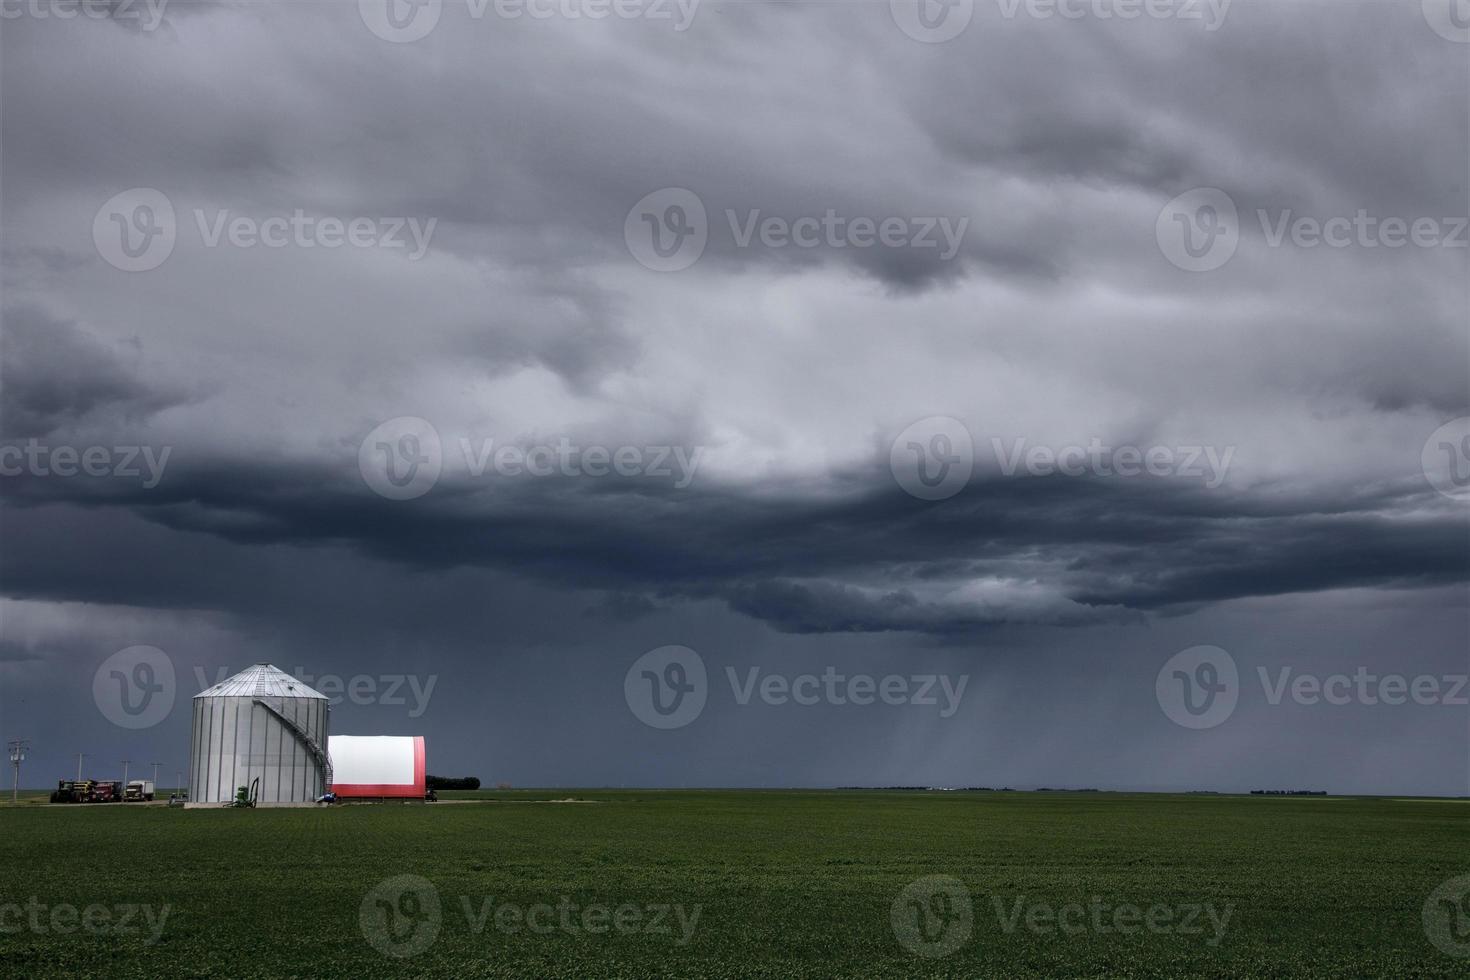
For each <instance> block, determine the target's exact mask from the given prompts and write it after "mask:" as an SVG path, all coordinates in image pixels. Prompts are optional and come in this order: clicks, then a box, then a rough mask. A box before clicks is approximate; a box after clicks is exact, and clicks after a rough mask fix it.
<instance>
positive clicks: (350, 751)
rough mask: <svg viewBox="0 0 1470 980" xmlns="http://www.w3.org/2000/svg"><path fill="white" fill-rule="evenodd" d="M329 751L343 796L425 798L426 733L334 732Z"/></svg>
mask: <svg viewBox="0 0 1470 980" xmlns="http://www.w3.org/2000/svg"><path fill="white" fill-rule="evenodd" d="M327 754H328V755H329V756H331V760H332V792H333V793H335V794H336V795H337V796H338V797H339V798H346V797H370V798H390V799H391V798H404V799H419V800H421V799H423V798H424V738H423V736H422V735H332V736H331V737H329V738H328V739H327Z"/></svg>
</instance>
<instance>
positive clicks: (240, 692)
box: [194, 664, 327, 701]
mask: <svg viewBox="0 0 1470 980" xmlns="http://www.w3.org/2000/svg"><path fill="white" fill-rule="evenodd" d="M194 696H195V697H196V698H249V697H257V698H321V699H322V700H323V701H325V700H327V696H326V695H325V694H323V693H321V692H320V691H318V690H315V689H313V688H310V687H307V686H306V685H305V684H303V683H301V682H300V681H298V680H297V679H296V678H294V677H292V676H291V675H290V674H288V673H286V672H285V671H284V670H281V669H280V668H279V667H277V666H275V665H274V664H256V665H255V666H253V667H246V668H245V669H244V670H242V671H240V673H238V674H236V675H235V676H234V677H228V678H226V679H224V680H222V681H220V682H219V683H218V684H216V685H214V687H208V688H205V689H204V690H202V691H200V692H199V693H198V694H196V695H194Z"/></svg>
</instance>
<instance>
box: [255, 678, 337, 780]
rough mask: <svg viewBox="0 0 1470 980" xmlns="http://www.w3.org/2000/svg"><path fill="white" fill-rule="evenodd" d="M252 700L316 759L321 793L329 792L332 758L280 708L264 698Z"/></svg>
mask: <svg viewBox="0 0 1470 980" xmlns="http://www.w3.org/2000/svg"><path fill="white" fill-rule="evenodd" d="M254 700H255V703H256V704H258V705H260V706H261V707H262V708H264V709H265V710H267V711H269V712H270V713H271V714H273V715H275V716H276V717H277V718H279V719H280V721H281V724H283V725H285V726H286V727H287V728H288V729H290V731H291V734H293V735H295V736H296V740H297V741H299V742H300V743H301V744H302V745H303V746H305V747H306V751H308V752H310V753H311V755H312V758H314V759H316V761H317V764H318V765H319V766H321V767H322V779H323V791H326V790H330V789H331V788H332V757H331V756H329V755H327V753H326V751H325V750H324V749H323V748H322V747H321V746H320V745H319V744H317V741H316V739H314V738H312V737H311V736H310V735H308V734H307V733H306V729H304V728H302V727H301V726H300V725H298V724H296V722H294V721H292V720H291V719H290V718H287V717H286V716H285V715H284V714H283V713H282V712H281V709H280V708H277V707H276V706H275V705H273V704H271V703H269V702H268V701H266V700H265V699H264V698H255V699H254Z"/></svg>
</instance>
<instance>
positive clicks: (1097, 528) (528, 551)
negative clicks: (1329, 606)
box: [0, 461, 1470, 634]
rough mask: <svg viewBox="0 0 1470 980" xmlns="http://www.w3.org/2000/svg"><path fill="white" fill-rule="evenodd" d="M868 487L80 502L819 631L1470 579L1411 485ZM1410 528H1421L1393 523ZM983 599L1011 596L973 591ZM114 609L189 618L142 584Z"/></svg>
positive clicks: (10, 565) (246, 478) (277, 476)
mask: <svg viewBox="0 0 1470 980" xmlns="http://www.w3.org/2000/svg"><path fill="white" fill-rule="evenodd" d="M852 477H853V478H852V481H851V484H852V485H853V486H855V487H859V488H861V489H858V490H857V491H855V492H852V493H849V494H845V495H843V496H841V497H837V498H833V497H827V496H817V497H813V496H810V495H808V496H805V497H803V496H802V495H800V494H797V493H784V494H783V493H780V492H774V493H773V492H771V491H770V490H767V491H765V492H764V493H762V494H761V495H760V496H759V497H758V498H757V497H754V496H752V495H750V494H748V493H745V492H743V491H741V490H739V489H738V488H729V487H726V488H703V487H699V486H698V485H697V484H696V485H695V486H691V487H688V488H684V489H674V488H672V487H670V486H669V485H668V482H669V481H667V480H662V481H660V480H657V479H654V478H651V477H640V478H635V479H621V478H610V479H601V480H599V479H595V478H590V477H587V476H581V477H570V478H567V477H561V476H557V477H544V478H543V477H536V478H532V477H529V476H524V475H523V476H521V477H519V478H516V477H506V476H500V477H495V476H491V477H489V478H488V479H484V480H465V481H461V482H456V483H448V484H445V485H442V486H439V487H437V488H436V489H435V490H434V491H433V493H432V494H431V495H430V496H428V497H425V498H421V499H418V500H413V501H404V502H400V501H389V500H383V499H380V498H378V497H376V496H374V495H372V494H371V493H368V492H367V491H366V489H365V488H363V487H353V486H352V485H351V483H350V479H349V480H348V481H346V482H344V480H343V479H342V478H341V476H340V472H339V473H333V472H330V471H321V472H315V473H313V472H308V471H304V470H297V471H291V470H271V469H270V468H269V466H268V464H266V463H265V462H264V461H260V462H259V463H258V465H257V466H255V467H253V468H251V469H249V470H243V469H234V468H223V469H216V468H211V467H204V468H190V467H189V465H188V464H187V463H186V462H180V463H178V464H176V468H175V470H174V471H173V472H171V473H170V474H169V477H168V479H167V480H166V481H165V482H164V483H163V484H161V485H160V486H158V487H155V488H152V489H144V488H142V487H126V488H125V487H121V486H119V482H120V481H117V480H110V481H100V480H98V481H90V482H88V483H86V484H76V487H77V494H76V495H75V496H74V497H71V499H72V500H74V501H77V502H80V501H85V500H90V501H92V502H93V503H97V504H106V505H110V506H119V505H120V506H126V507H130V508H132V509H134V510H135V512H136V513H138V514H140V515H141V516H143V517H145V518H146V519H147V520H149V521H152V522H156V523H158V524H161V525H163V526H165V527H169V528H172V529H174V530H178V531H186V532H202V533H205V534H209V535H214V536H218V537H221V538H224V539H226V540H229V541H233V542H236V543H241V544H251V545H272V546H279V545H294V546H320V545H328V544H330V545H340V546H345V547H347V548H350V549H353V550H358V551H361V552H362V553H364V554H366V555H371V556H373V557H375V558H378V559H382V560H385V561H388V562H392V563H397V564H401V565H405V566H409V567H412V568H417V569H424V570H428V569H438V570H447V569H452V568H455V567H459V566H470V567H484V568H488V569H496V570H500V571H514V572H516V573H518V574H521V575H526V576H532V577H535V578H537V579H539V580H541V581H543V582H546V583H548V584H561V585H564V586H568V587H572V588H579V589H589V590H604V591H607V592H609V593H611V594H612V595H614V596H616V597H617V598H616V599H615V600H613V601H615V602H616V604H617V605H616V608H617V609H618V610H619V612H620V613H622V614H634V613H636V612H637V611H638V610H639V609H640V608H642V609H646V610H651V609H653V608H655V603H656V602H657V601H660V600H668V599H671V598H678V599H685V600H689V599H702V598H716V599H719V600H722V601H724V602H726V603H728V604H729V605H730V606H731V608H733V609H735V610H737V611H739V612H742V613H745V614H747V615H750V616H753V617H755V618H757V619H761V620H764V621H766V622H768V623H770V624H771V625H773V626H774V627H775V628H777V629H779V630H783V631H789V632H798V633H808V632H828V631H831V632H870V631H876V632H883V631H893V630H906V631H916V632H922V633H933V634H949V633H962V632H965V631H967V630H974V629H980V628H984V627H988V626H993V625H996V624H999V623H1007V622H1023V623H1024V622H1031V623H1054V624H1086V623H1092V622H1100V621H1107V620H1116V619H1118V618H1119V617H1120V616H1124V615H1126V614H1127V613H1129V612H1135V613H1136V612H1138V611H1142V610H1152V609H1165V608H1168V607H1170V606H1180V605H1184V606H1188V605H1193V604H1198V603H1201V602H1216V601H1224V600H1229V599H1236V598H1240V597H1245V596H1265V595H1279V594H1285V593H1296V592H1309V591H1320V590H1329V589H1342V588H1356V587H1363V586H1379V587H1390V588H1411V587H1429V586H1436V585H1442V584H1445V583H1451V582H1459V581H1465V580H1466V579H1467V577H1470V569H1467V555H1470V549H1467V541H1466V539H1465V536H1464V534H1463V533H1461V532H1463V521H1462V520H1461V518H1460V516H1459V515H1457V514H1456V513H1454V512H1453V510H1450V509H1447V508H1438V507H1436V506H1435V500H1434V497H1433V494H1432V493H1431V492H1430V491H1429V490H1428V489H1427V488H1426V487H1424V486H1423V485H1422V483H1414V482H1410V481H1406V482H1405V483H1403V484H1400V485H1395V486H1384V487H1375V488H1371V489H1367V488H1365V489H1364V490H1361V491H1359V492H1356V493H1352V494H1336V495H1329V494H1320V495H1311V496H1308V495H1284V496H1281V497H1278V498H1275V499H1271V498H1266V497H1263V496H1260V495H1254V496H1253V495H1241V496H1235V495H1232V494H1229V493H1222V492H1218V491H1207V490H1202V489H1200V488H1197V487H1192V486H1189V485H1187V484H1181V483H1180V482H1178V481H1170V480H1165V479H1156V478H1128V479H1122V478H1113V479H1104V478H1096V477H1093V478H1077V477H1067V476H1054V477H1050V478H1046V477H1034V476H1033V477H1026V478H1009V479H993V480H985V481H977V482H975V483H973V484H972V485H971V486H970V487H968V488H967V489H966V490H965V491H964V492H963V493H962V494H961V495H959V496H958V497H955V498H953V499H950V500H946V501H942V502H938V503H925V502H922V501H917V500H915V499H913V498H912V497H909V496H908V495H906V494H904V493H902V492H900V491H899V490H898V489H897V488H896V487H894V486H893V485H892V483H891V478H889V476H888V474H887V473H886V472H877V471H867V472H864V473H858V474H853V475H852ZM13 490H14V491H15V492H14V493H13V494H12V499H15V500H23V499H24V498H25V496H26V495H27V494H28V492H35V493H37V494H38V499H39V500H43V501H45V500H49V501H57V500H59V499H66V498H67V497H68V496H69V495H68V494H66V493H65V492H63V493H60V494H58V493H57V491H56V489H55V488H54V487H52V486H50V485H48V484H46V482H45V481H44V480H33V481H29V482H22V483H19V484H13ZM1426 508H1427V509H1426ZM1397 510H1402V511H1405V512H1406V513H1411V512H1414V511H1420V512H1419V513H1417V514H1416V515H1415V516H1412V517H1390V516H1389V515H1391V514H1392V513H1393V512H1394V511H1397ZM20 537H21V541H23V540H24V535H21V536H20ZM21 541H17V542H16V547H17V548H18V549H19V551H20V552H21V553H23V552H24V551H25V546H24V544H22V543H21ZM46 564H47V563H45V562H39V563H37V564H35V565H33V564H32V563H31V562H28V561H25V560H15V561H12V562H7V563H6V564H5V566H4V571H5V580H4V581H3V583H0V585H3V587H4V588H5V589H6V590H7V591H9V592H11V593H13V594H17V595H36V596H48V597H58V598H59V597H61V595H64V589H63V590H62V591H61V592H60V593H58V591H57V590H56V589H55V586H54V585H48V584H47V583H46V582H45V580H44V575H45V573H44V572H43V571H41V569H43V568H44V567H45V565H46ZM38 575H40V576H43V577H41V578H39V579H38V578H37V576H38ZM975 582H982V583H991V585H992V588H993V591H992V593H991V594H988V595H987V594H985V593H984V592H979V593H976V592H974V591H973V590H972V589H971V588H968V587H967V586H971V585H973V583H975ZM180 588H181V584H180V583H177V582H174V583H172V584H170V585H168V586H167V587H166V588H165V589H164V590H163V592H164V594H167V593H168V592H169V591H170V590H174V589H180ZM182 591H183V593H184V594H188V593H190V592H192V591H193V588H192V587H188V588H183V589H182ZM92 598H97V599H100V600H102V601H106V602H113V603H133V604H140V605H151V604H154V603H157V602H165V603H166V602H167V601H168V600H167V599H164V598H163V597H162V596H161V595H160V594H158V592H157V591H155V590H154V589H152V588H150V587H149V586H148V585H147V584H146V583H144V582H141V581H130V582H127V583H125V584H123V586H122V590H121V591H119V592H116V593H112V594H104V595H98V596H92ZM186 604H189V603H186Z"/></svg>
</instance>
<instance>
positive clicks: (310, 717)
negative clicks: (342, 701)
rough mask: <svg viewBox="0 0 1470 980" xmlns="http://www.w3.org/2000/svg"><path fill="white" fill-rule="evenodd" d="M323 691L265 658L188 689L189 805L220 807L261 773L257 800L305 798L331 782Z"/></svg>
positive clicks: (281, 802) (302, 801)
mask: <svg viewBox="0 0 1470 980" xmlns="http://www.w3.org/2000/svg"><path fill="white" fill-rule="evenodd" d="M327 718H328V714H327V697H326V695H324V694H322V693H321V692H320V691H316V690H313V689H312V688H310V687H307V686H306V685H305V684H303V683H302V682H301V681H298V680H297V679H296V678H294V677H292V676H291V675H290V674H288V673H286V672H285V671H283V670H280V669H278V668H276V667H274V666H272V665H271V664H256V665H255V666H253V667H250V668H248V669H246V670H242V671H241V672H240V673H238V674H236V675H234V676H233V677H230V678H228V679H227V680H223V681H220V682H219V683H218V684H216V685H214V686H213V687H211V688H207V689H205V690H203V691H200V692H199V693H198V694H196V695H194V726H193V736H192V739H191V741H190V743H189V744H190V752H189V806H219V805H221V804H224V803H229V802H231V801H232V800H234V799H235V793H236V790H237V789H238V788H239V787H241V786H245V787H250V786H251V784H252V783H253V782H254V780H256V779H257V778H258V779H259V780H260V786H259V793H258V795H257V797H256V801H257V804H258V805H260V806H291V805H298V806H299V805H306V804H310V803H313V802H315V801H316V799H317V798H318V797H320V796H321V795H322V794H323V793H324V792H326V791H327V789H328V787H330V786H331V783H332V769H331V763H330V761H329V757H328V755H327V752H326V747H327Z"/></svg>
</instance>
